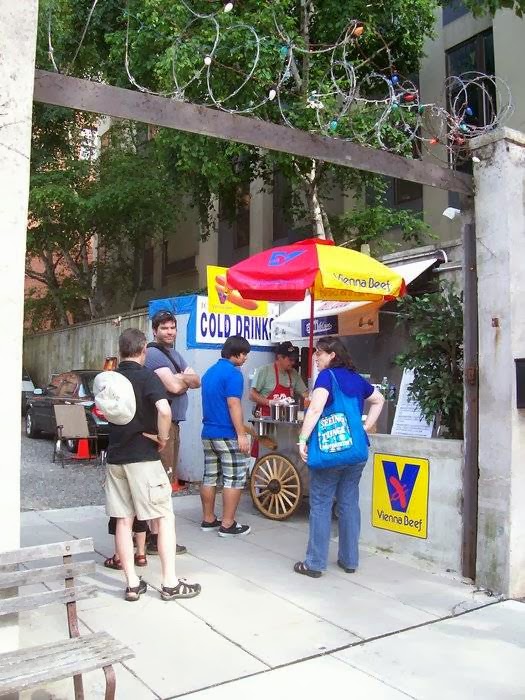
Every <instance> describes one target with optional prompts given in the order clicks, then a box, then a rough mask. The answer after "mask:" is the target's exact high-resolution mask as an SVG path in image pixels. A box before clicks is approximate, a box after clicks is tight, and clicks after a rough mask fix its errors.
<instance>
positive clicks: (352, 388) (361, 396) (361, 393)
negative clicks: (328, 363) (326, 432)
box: [314, 367, 374, 413]
mask: <svg viewBox="0 0 525 700" xmlns="http://www.w3.org/2000/svg"><path fill="white" fill-rule="evenodd" d="M330 371H332V372H333V373H334V374H335V378H336V379H337V383H338V384H339V386H340V388H341V391H342V392H343V393H344V394H346V395H347V396H352V397H355V398H357V399H358V401H359V410H360V411H361V413H363V404H364V402H365V399H367V398H368V397H369V396H372V394H373V393H374V387H373V386H372V385H371V384H369V383H368V382H367V381H366V379H364V378H363V377H362V376H361V375H360V374H358V373H357V372H354V371H353V370H351V369H346V367H332V368H331V369H330V370H328V369H322V370H321V371H320V372H319V376H318V377H317V379H316V382H315V386H314V389H319V388H320V389H326V390H327V391H328V399H327V400H326V406H329V405H330V404H331V403H332V401H333V394H332V376H331V374H330Z"/></svg>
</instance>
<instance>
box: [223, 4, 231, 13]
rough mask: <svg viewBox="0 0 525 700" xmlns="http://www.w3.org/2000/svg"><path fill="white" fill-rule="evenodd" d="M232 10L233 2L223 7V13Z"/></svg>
mask: <svg viewBox="0 0 525 700" xmlns="http://www.w3.org/2000/svg"><path fill="white" fill-rule="evenodd" d="M232 10H233V2H227V3H226V5H225V6H224V12H231V11H232Z"/></svg>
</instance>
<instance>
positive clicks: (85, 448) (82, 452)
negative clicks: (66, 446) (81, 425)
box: [73, 438, 93, 459]
mask: <svg viewBox="0 0 525 700" xmlns="http://www.w3.org/2000/svg"><path fill="white" fill-rule="evenodd" d="M92 456H93V455H92V454H91V452H90V451H89V440H86V438H81V439H80V440H79V441H78V443H77V451H76V454H74V455H73V459H91V458H92Z"/></svg>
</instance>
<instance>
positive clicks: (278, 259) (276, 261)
mask: <svg viewBox="0 0 525 700" xmlns="http://www.w3.org/2000/svg"><path fill="white" fill-rule="evenodd" d="M303 253H306V251H305V250H293V251H292V252H291V253H286V252H285V251H284V250H275V251H274V252H273V253H272V254H271V255H270V258H269V260H268V267H279V266H281V265H286V264H287V263H289V262H291V261H292V260H295V258H298V257H299V255H302V254H303Z"/></svg>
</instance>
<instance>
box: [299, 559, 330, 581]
mask: <svg viewBox="0 0 525 700" xmlns="http://www.w3.org/2000/svg"><path fill="white" fill-rule="evenodd" d="M293 570H294V571H295V573H296V574H303V576H310V578H319V577H320V576H322V575H323V572H322V571H315V570H314V569H309V568H308V567H307V566H306V564H305V563H304V561H298V562H297V563H296V564H294V567H293Z"/></svg>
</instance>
